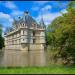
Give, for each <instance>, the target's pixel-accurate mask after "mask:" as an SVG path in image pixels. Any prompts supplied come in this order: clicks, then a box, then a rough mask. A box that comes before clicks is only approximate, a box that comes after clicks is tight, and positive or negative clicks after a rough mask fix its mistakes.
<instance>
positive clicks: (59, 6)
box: [0, 1, 68, 30]
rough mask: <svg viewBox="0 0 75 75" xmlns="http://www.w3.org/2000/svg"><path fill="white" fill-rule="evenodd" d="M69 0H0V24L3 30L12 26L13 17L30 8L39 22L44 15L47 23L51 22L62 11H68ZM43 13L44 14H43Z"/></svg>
mask: <svg viewBox="0 0 75 75" xmlns="http://www.w3.org/2000/svg"><path fill="white" fill-rule="evenodd" d="M67 3H68V1H0V24H3V30H5V28H6V27H9V26H12V22H13V18H16V19H17V18H18V17H19V16H22V15H23V12H24V11H26V10H28V11H29V15H31V16H32V17H33V18H34V19H35V20H36V21H37V22H40V19H41V16H43V19H44V22H45V24H46V25H48V24H50V23H51V22H52V21H53V20H54V19H55V18H56V17H58V16H61V14H60V12H63V13H66V12H67V11H66V7H67ZM41 14H42V15H41Z"/></svg>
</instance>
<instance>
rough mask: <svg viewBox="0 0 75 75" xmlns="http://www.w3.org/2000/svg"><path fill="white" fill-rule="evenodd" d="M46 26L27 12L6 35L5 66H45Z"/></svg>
mask: <svg viewBox="0 0 75 75" xmlns="http://www.w3.org/2000/svg"><path fill="white" fill-rule="evenodd" d="M44 50H45V25H44V21H43V18H42V19H41V22H40V24H38V23H37V22H36V21H35V20H34V19H33V18H32V17H31V16H30V15H29V13H28V12H27V11H26V12H24V14H23V17H19V20H14V22H13V26H12V28H10V29H9V28H8V29H7V32H6V33H5V51H4V56H3V59H2V62H1V63H2V64H3V66H42V65H45V61H46V60H45V54H44Z"/></svg>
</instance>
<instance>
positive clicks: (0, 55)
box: [0, 50, 46, 67]
mask: <svg viewBox="0 0 75 75" xmlns="http://www.w3.org/2000/svg"><path fill="white" fill-rule="evenodd" d="M0 66H3V67H8V66H10V67H16V66H17V67H25V66H46V52H45V50H30V51H24V50H23V51H20V50H2V51H0Z"/></svg>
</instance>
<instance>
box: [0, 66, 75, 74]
mask: <svg viewBox="0 0 75 75" xmlns="http://www.w3.org/2000/svg"><path fill="white" fill-rule="evenodd" d="M0 74H75V67H65V66H60V67H59V66H50V67H25V68H18V67H16V68H10V67H8V68H0Z"/></svg>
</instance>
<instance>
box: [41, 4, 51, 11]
mask: <svg viewBox="0 0 75 75" xmlns="http://www.w3.org/2000/svg"><path fill="white" fill-rule="evenodd" d="M51 8H52V6H51V5H46V6H45V7H43V8H42V9H41V11H43V12H44V11H48V10H50V9H51Z"/></svg>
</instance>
